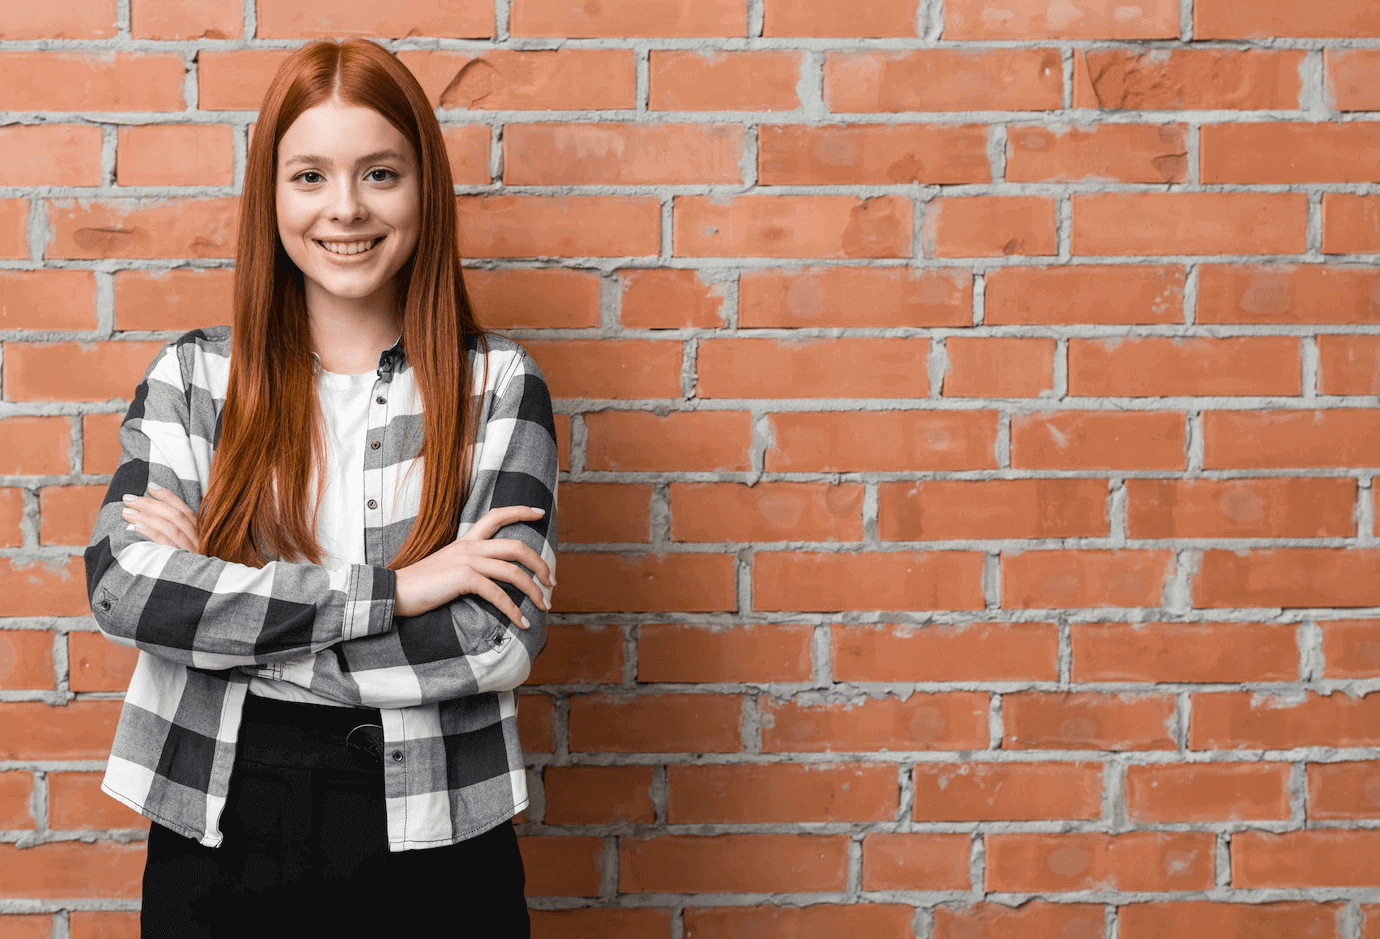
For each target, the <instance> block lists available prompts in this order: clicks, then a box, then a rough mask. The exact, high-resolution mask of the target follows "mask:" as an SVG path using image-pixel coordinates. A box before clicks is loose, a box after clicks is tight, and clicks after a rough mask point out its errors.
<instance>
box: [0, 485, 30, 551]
mask: <svg viewBox="0 0 1380 939" xmlns="http://www.w3.org/2000/svg"><path fill="white" fill-rule="evenodd" d="M23 520H24V490H22V489H0V548H18V547H20V546H21V545H22V544H24V532H23V531H21V530H20V525H21V524H22V523H23Z"/></svg>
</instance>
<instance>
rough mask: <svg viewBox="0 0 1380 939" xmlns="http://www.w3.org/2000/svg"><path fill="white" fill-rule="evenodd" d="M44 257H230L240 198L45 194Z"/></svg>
mask: <svg viewBox="0 0 1380 939" xmlns="http://www.w3.org/2000/svg"><path fill="white" fill-rule="evenodd" d="M45 207H46V209H47V212H48V221H49V224H50V225H51V226H52V229H53V237H52V240H51V241H49V242H48V246H47V248H45V249H44V257H49V258H75V259H78V260H86V259H96V258H231V257H234V256H235V226H236V224H237V215H238V210H239V199H238V198H237V197H233V196H220V197H214V198H206V199H100V200H89V201H88V200H85V199H83V200H77V199H49V200H47V202H46V203H45Z"/></svg>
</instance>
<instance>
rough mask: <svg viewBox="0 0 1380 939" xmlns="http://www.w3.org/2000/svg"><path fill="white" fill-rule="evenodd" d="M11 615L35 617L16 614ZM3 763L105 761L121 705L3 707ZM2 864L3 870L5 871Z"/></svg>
mask: <svg viewBox="0 0 1380 939" xmlns="http://www.w3.org/2000/svg"><path fill="white" fill-rule="evenodd" d="M10 610H11V611H12V612H11V615H17V616H25V615H34V614H26V613H23V612H17V611H14V608H13V607H10ZM0 715H3V718H4V719H3V720H0V759H3V760H104V759H105V758H106V756H107V755H108V754H109V752H110V741H111V740H112V739H113V738H114V736H115V722H116V720H117V719H118V717H119V715H120V702H119V701H72V702H70V703H68V704H67V705H66V706H65V707H52V706H51V705H47V704H43V703H40V702H37V701H11V702H6V703H5V704H0ZM4 866H5V865H4V864H0V870H2V869H3V868H4Z"/></svg>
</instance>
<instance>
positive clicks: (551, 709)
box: [517, 694, 556, 753]
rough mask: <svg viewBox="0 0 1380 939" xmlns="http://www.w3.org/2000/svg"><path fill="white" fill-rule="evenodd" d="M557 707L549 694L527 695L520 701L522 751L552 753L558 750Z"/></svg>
mask: <svg viewBox="0 0 1380 939" xmlns="http://www.w3.org/2000/svg"><path fill="white" fill-rule="evenodd" d="M555 713H556V707H555V704H554V701H553V699H552V697H551V696H550V695H549V694H525V695H523V696H522V697H521V698H520V699H519V707H518V712H517V725H518V737H519V738H521V740H522V749H524V750H526V751H528V752H530V753H552V752H554V751H555V749H556V731H555V724H554V720H555Z"/></svg>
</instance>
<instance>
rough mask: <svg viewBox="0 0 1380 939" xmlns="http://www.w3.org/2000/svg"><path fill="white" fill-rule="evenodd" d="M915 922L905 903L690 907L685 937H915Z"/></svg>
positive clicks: (733, 938) (819, 938) (912, 910)
mask: <svg viewBox="0 0 1380 939" xmlns="http://www.w3.org/2000/svg"><path fill="white" fill-rule="evenodd" d="M914 918H915V908H914V907H911V906H907V905H905V904H900V903H868V902H861V903H849V904H833V903H812V904H810V905H809V906H804V907H795V906H760V907H742V906H730V907H698V906H688V907H686V908H685V939H747V937H753V936H782V937H794V939H828V937H831V936H847V935H858V936H876V937H879V939H881V937H888V939H889V937H893V936H895V937H901V936H906V937H909V936H910V935H911V921H912V920H914ZM586 935H593V933H588V934H586ZM601 935H605V934H602V933H601Z"/></svg>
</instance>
